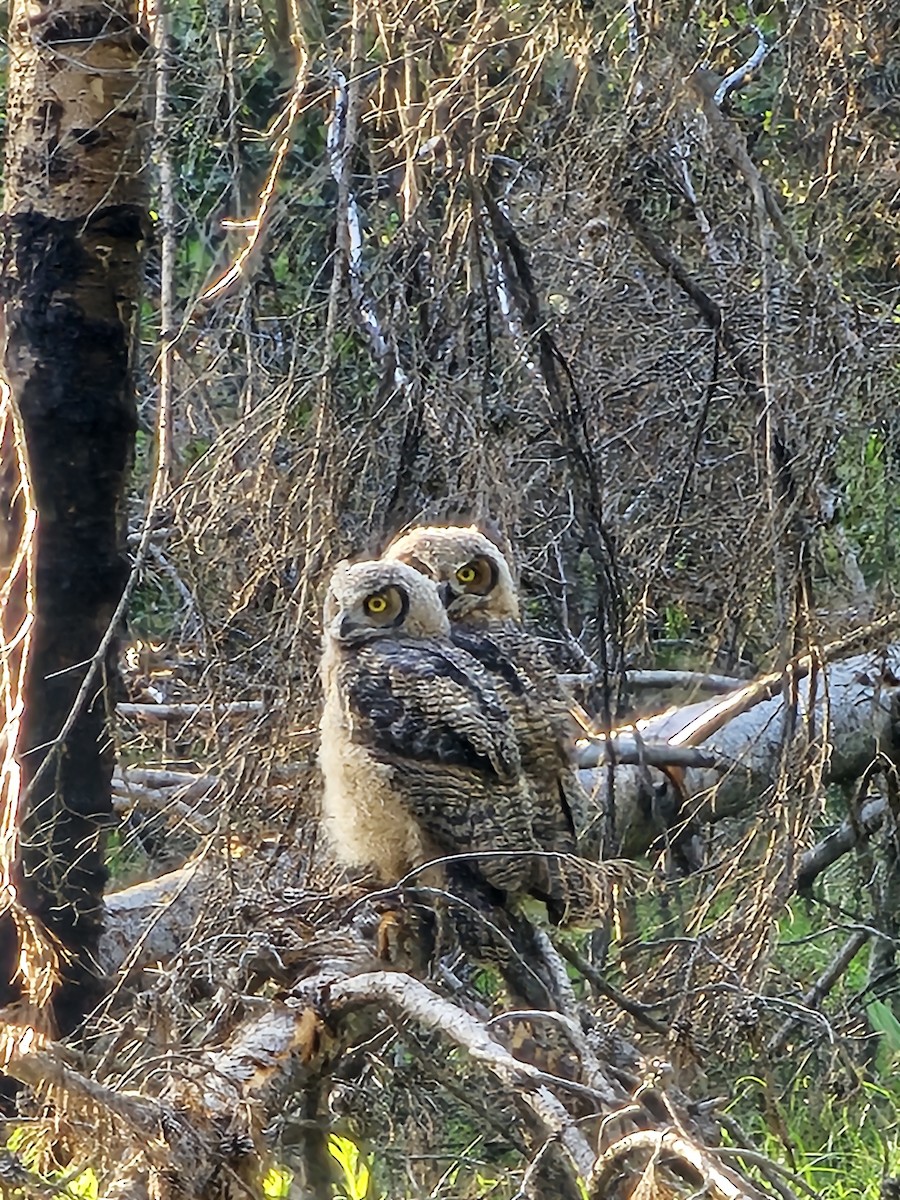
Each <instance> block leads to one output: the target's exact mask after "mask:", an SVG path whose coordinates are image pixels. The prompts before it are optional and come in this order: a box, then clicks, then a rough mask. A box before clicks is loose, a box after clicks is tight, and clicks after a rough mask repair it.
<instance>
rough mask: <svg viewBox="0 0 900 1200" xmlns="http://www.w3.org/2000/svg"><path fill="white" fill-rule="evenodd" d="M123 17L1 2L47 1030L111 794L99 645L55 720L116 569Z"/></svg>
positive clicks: (122, 361)
mask: <svg viewBox="0 0 900 1200" xmlns="http://www.w3.org/2000/svg"><path fill="white" fill-rule="evenodd" d="M137 20H138V18H137V4H136V0H134V2H133V0H104V2H103V3H99V2H96V0H88V2H86V3H85V2H78V0H62V2H55V3H52V4H50V3H42V2H36V0H31V2H30V3H25V2H23V0H16V2H15V3H13V5H12V11H11V17H10V32H9V43H10V59H11V72H10V84H9V141H8V145H7V156H6V195H5V201H4V211H3V217H2V234H3V247H2V276H0V277H2V283H0V288H2V301H3V306H4V315H5V345H4V357H3V363H4V370H5V374H6V378H7V379H8V381H9V384H10V387H11V389H12V399H13V403H14V405H15V406H16V408H17V410H18V412H19V415H20V418H21V423H22V430H23V433H24V440H25V446H26V449H27V455H28V461H29V464H30V474H31V484H32V489H33V494H34V500H35V506H36V509H37V540H36V544H35V568H34V585H35V586H34V603H35V621H34V627H33V634H32V643H31V648H30V655H29V660H28V668H27V672H26V676H25V685H24V715H23V718H22V725H21V729H20V732H19V738H18V759H19V762H20V763H21V766H22V781H21V796H20V797H19V801H18V821H17V825H18V848H17V851H16V858H15V862H14V865H13V871H12V877H13V880H14V882H15V885H16V890H17V893H18V899H19V902H20V903H21V904H22V905H23V906H24V908H26V909H27V910H28V911H29V912H30V913H32V914H33V915H34V916H36V917H37V918H38V919H39V921H40V922H41V924H42V925H43V926H44V928H46V929H47V930H49V931H50V932H51V933H52V935H53V936H54V938H55V940H56V942H57V943H58V946H59V949H60V955H59V958H60V972H61V976H62V979H61V982H60V983H59V985H58V987H57V991H56V994H55V1001H54V1016H55V1020H56V1024H57V1027H58V1029H59V1030H60V1031H61V1032H63V1033H65V1032H68V1031H69V1030H71V1029H72V1028H74V1027H75V1026H76V1025H77V1024H78V1022H79V1020H80V1018H81V1016H82V1015H83V1013H84V1012H85V1011H86V1010H87V1009H88V1008H89V1007H90V1006H91V1005H92V1004H93V1002H94V1001H95V1000H96V998H97V982H98V981H97V972H96V969H95V967H94V966H93V959H94V952H95V949H96V945H97V941H98V937H99V934H100V930H101V919H102V898H103V887H104V883H105V880H106V870H105V867H104V843H105V829H106V826H107V824H108V823H109V821H110V818H111V811H112V810H111V804H110V778H111V773H112V757H113V756H112V747H111V743H110V740H109V737H108V734H107V731H106V728H105V723H106V714H107V707H108V706H107V704H106V703H105V693H106V690H107V689H108V687H109V685H110V680H111V678H112V677H113V674H114V670H115V653H114V647H110V649H109V650H108V651H107V653H106V654H105V655H103V656H102V661H100V662H99V663H98V664H97V666H96V668H95V670H94V675H93V678H92V681H91V683H90V687H89V690H88V692H87V694H86V697H85V700H84V702H83V703H82V704H81V705H80V707H79V711H78V713H77V717H76V719H75V720H74V723H73V724H72V725H71V729H70V730H69V732H68V733H67V734H66V735H65V737H64V738H62V739H60V733H61V731H62V730H63V727H64V725H65V723H66V720H67V717H68V715H69V713H70V711H72V710H73V706H74V705H75V703H76V697H77V696H78V693H79V690H80V689H81V688H82V685H83V684H84V682H85V679H86V676H87V672H88V670H89V668H90V665H91V663H92V660H93V659H94V658H95V657H97V652H98V647H99V646H100V644H101V641H102V639H103V635H104V632H105V630H106V629H107V626H108V625H109V622H110V619H111V617H112V615H113V613H114V611H115V608H116V605H117V603H118V601H119V599H120V597H121V595H122V590H123V586H124V583H125V580H126V578H127V562H126V560H125V557H124V555H123V553H122V541H123V539H122V536H121V534H122V522H121V512H120V509H121V502H122V497H123V489H124V484H125V479H126V472H127V469H128V466H129V463H130V459H131V451H132V444H133V437H134V431H135V422H136V416H135V404H134V396H133V390H132V383H131V377H130V352H131V342H132V326H133V319H134V316H135V313H136V307H137V302H138V297H139V289H140V251H141V240H142V225H143V213H144V210H145V206H144V204H143V202H142V195H141V192H142V189H141V185H140V178H141V175H140V167H141V153H140V142H141V127H142V123H143V100H144V97H143V87H142V78H143V65H142V57H143V53H144V48H145V45H146V43H145V41H144V39H143V37H142V36H141V34H140V32H139V30H138V27H137ZM5 502H6V504H7V505H10V497H9V496H7V497H5ZM11 511H15V510H11ZM8 541H9V542H10V543H15V541H16V538H15V536H9V538H8ZM7 562H8V559H7ZM4 565H6V564H4ZM7 920H8V918H7ZM12 939H13V931H12V927H11V922H10V923H9V924H8V925H7V926H5V927H4V943H5V945H4V948H3V955H2V960H3V961H2V962H0V966H2V967H4V968H5V974H4V976H3V978H2V979H0V985H2V989H3V990H2V993H0V999H2V1000H5V1001H9V1000H10V999H12V998H14V997H15V995H16V985H15V983H14V982H13V981H12V980H10V978H9V976H10V971H9V969H8V968H9V961H10V959H9V953H10V945H11V943H12Z"/></svg>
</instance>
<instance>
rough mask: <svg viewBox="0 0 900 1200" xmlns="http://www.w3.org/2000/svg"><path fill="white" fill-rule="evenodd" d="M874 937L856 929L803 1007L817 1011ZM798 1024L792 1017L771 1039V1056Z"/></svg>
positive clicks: (817, 981) (780, 1047) (814, 986)
mask: <svg viewBox="0 0 900 1200" xmlns="http://www.w3.org/2000/svg"><path fill="white" fill-rule="evenodd" d="M871 936H872V934H871V930H869V929H854V931H853V932H852V933H851V934H850V936H849V938H847V940H846V942H844V944H843V946H841V948H840V950H839V951H838V952H837V954H836V955H835V956H834V958H833V959H832V961H831V962H830V963H829V964H828V966H827V967H826V968H825V970H824V971H823V972H822V974H821V975H820V976H819V978H818V979H817V980H816V982H815V983H814V984H813V986H812V987H811V988H810V989H809V991H808V992H807V993H806V995H805V996H804V997H803V1000H802V1002H801V1003H802V1006H803V1007H804V1008H807V1009H816V1008H818V1006H819V1005H820V1004H821V1003H822V1001H823V1000H824V999H825V997H826V996H827V995H828V993H829V992H830V991H831V989H832V988H833V987H834V985H835V984H836V983H837V981H838V980H839V979H840V978H841V976H842V975H843V974H844V972H845V971H846V970H847V968H848V967H849V966H850V964H851V963H852V962H853V960H854V958H856V956H857V954H858V953H859V952H860V950H861V949H862V948H863V946H864V945H865V944H866V942H867V941H868V940H869V938H870V937H871ZM797 1024H798V1017H791V1018H790V1019H789V1020H787V1021H785V1022H784V1024H783V1025H782V1026H781V1027H780V1028H779V1029H778V1030H777V1032H776V1033H775V1034H774V1035H773V1036H772V1037H771V1038H770V1039H769V1044H768V1047H767V1049H768V1052H769V1054H777V1053H778V1052H779V1051H780V1050H782V1049H783V1048H784V1045H785V1043H786V1042H787V1040H788V1038H789V1037H790V1036H791V1030H792V1029H794V1028H795V1027H796V1026H797Z"/></svg>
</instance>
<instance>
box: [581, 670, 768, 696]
mask: <svg viewBox="0 0 900 1200" xmlns="http://www.w3.org/2000/svg"><path fill="white" fill-rule="evenodd" d="M626 679H627V683H628V686H629V687H630V688H632V689H635V690H637V691H641V690H644V689H648V690H655V689H656V688H661V689H662V688H684V690H685V691H697V692H716V693H724V692H733V691H735V690H736V689H737V688H740V687H743V686H744V684H745V683H746V680H743V679H737V678H735V677H734V676H733V675H716V674H713V673H711V672H708V671H629V672H628V673H627V676H626ZM559 681H560V683H561V684H562V686H563V687H590V686H591V684H592V683H593V682H594V679H593V676H591V675H587V674H561V675H560V676H559Z"/></svg>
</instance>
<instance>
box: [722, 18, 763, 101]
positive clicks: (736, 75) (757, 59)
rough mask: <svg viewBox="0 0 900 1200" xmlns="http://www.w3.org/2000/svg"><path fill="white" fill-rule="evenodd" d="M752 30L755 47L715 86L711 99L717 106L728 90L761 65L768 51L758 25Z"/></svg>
mask: <svg viewBox="0 0 900 1200" xmlns="http://www.w3.org/2000/svg"><path fill="white" fill-rule="evenodd" d="M753 32H754V33H755V34H756V39H757V41H756V49H755V50H754V51H753V53H752V54H751V55H750V57H749V58H748V59H747V61H746V62H744V63H741V65H740V66H739V67H735V69H734V70H733V71H730V72H729V73H728V74H727V75H726V76H725V78H724V79H723V80H722V82H721V83H720V84H719V86H718V87H717V88H716V90H715V92H714V94H713V98H712V99H713V104H715V105H716V107H717V108H721V107H722V105H723V104H724V103H725V97H726V96H727V95H728V93H729V92H733V91H734V90H735V88H737V87H741V86H742V85H743V84H744V83H746V82H747V80H748V79H749V78H750V76H751V75H752V74H753V72H754V71H755V70H756V68H757V67H759V66H762V63H763V60H764V59H765V57H766V55H767V54H768V53H769V47H768V45H767V44H766V39H765V38H764V37H763V35H762V30H761V29H760V28H759V26H758V25H754V26H753Z"/></svg>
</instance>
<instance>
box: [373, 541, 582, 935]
mask: <svg viewBox="0 0 900 1200" xmlns="http://www.w3.org/2000/svg"><path fill="white" fill-rule="evenodd" d="M385 559H387V560H389V561H398V562H405V563H407V564H408V565H410V566H413V567H415V568H416V569H417V570H419V571H421V572H422V573H423V574H424V575H426V576H428V577H429V578H430V579H432V580H433V581H434V582H435V583H436V584H437V586H438V589H439V591H440V593H441V596H442V598H443V600H444V603H445V605H446V608H447V613H448V616H449V617H450V620H451V638H452V640H453V644H454V645H455V646H456V647H457V648H458V649H460V650H463V651H465V652H466V653H467V654H469V655H471V656H472V657H473V658H475V659H477V661H478V662H479V663H480V664H481V666H482V667H483V668H484V669H485V670H486V671H488V672H489V674H490V677H491V679H492V680H493V682H494V685H495V687H496V689H497V692H498V694H499V695H500V697H501V698H502V700H503V702H504V703H505V705H506V706H507V708H508V710H509V712H510V716H511V719H512V723H513V728H514V730H515V734H516V738H517V741H518V744H519V747H520V752H521V756H522V767H523V770H524V772H525V774H526V775H527V776H528V778H529V780H530V782H531V787H532V791H533V793H534V795H535V797H536V799H537V808H536V812H535V818H534V824H533V828H534V832H535V837H536V839H537V841H538V842H539V844H540V845H541V846H543V847H544V849H545V850H547V851H552V852H556V854H558V855H570V854H573V853H575V851H576V847H577V844H578V836H579V834H580V833H581V831H582V830H583V828H584V825H585V821H586V811H585V808H586V797H585V794H584V790H583V789H582V787H581V784H580V783H579V781H578V778H577V775H576V772H575V769H574V766H573V762H572V758H571V742H572V739H571V732H570V731H571V717H570V714H569V706H568V702H567V700H566V697H565V696H564V695H563V693H562V691H561V689H560V686H559V682H558V680H557V676H556V671H555V670H554V668H553V666H552V664H551V663H550V661H549V660H548V658H547V656H546V654H545V653H544V650H543V648H542V646H541V644H540V642H539V641H538V639H537V638H535V637H533V636H531V635H530V634H529V633H528V632H527V631H526V630H525V629H523V628H522V626H521V625H520V624H519V622H518V616H519V602H518V597H517V595H516V590H515V585H514V583H513V579H512V573H511V572H510V569H509V565H508V563H507V562H506V559H505V558H504V556H503V555H502V554H501V552H500V550H499V549H498V548H497V546H495V545H494V543H493V542H491V541H490V540H489V539H488V538H487V537H485V535H484V534H483V533H481V532H480V530H478V529H476V528H475V527H470V528H464V527H460V526H447V527H432V528H424V527H423V528H420V529H413V530H411V531H410V532H409V533H407V534H404V535H403V536H402V537H400V538H398V539H397V540H396V541H395V542H393V543H392V544H391V545H390V546H389V547H388V549H387V550H386V551H385ZM562 866H563V864H562V863H561V860H559V859H551V860H550V861H549V863H548V869H549V870H550V871H551V872H553V873H554V874H555V875H556V876H557V877H559V876H560V875H566V876H568V877H570V878H575V877H576V876H575V875H573V874H572V873H571V872H568V871H565V870H563V869H562ZM552 890H553V891H554V892H556V893H558V894H566V892H567V891H570V890H571V888H570V887H567V886H566V885H564V884H563V883H562V882H561V880H560V879H559V878H557V882H556V885H555V886H554V888H553V889H552ZM567 899H568V900H570V901H572V900H575V901H576V902H575V904H574V907H575V908H576V909H580V908H582V907H583V905H582V904H581V903H580V898H579V899H577V900H576V898H575V897H573V896H568V897H567ZM565 907H566V906H565V905H563V907H562V908H559V907H558V906H550V915H551V917H552V918H553V919H554V920H561V919H564V917H565V915H566V913H565Z"/></svg>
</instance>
